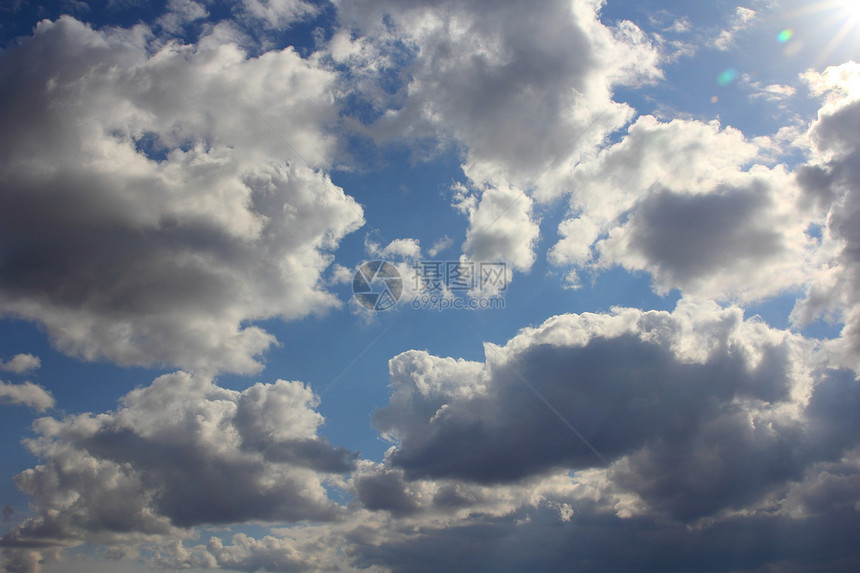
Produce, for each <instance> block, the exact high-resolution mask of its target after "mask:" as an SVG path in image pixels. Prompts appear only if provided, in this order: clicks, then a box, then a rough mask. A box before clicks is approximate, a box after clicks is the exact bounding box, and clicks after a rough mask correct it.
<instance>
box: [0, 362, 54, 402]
mask: <svg viewBox="0 0 860 573" xmlns="http://www.w3.org/2000/svg"><path fill="white" fill-rule="evenodd" d="M19 356H21V355H19ZM0 404H23V405H25V406H28V407H30V408H33V409H34V410H38V411H39V412H44V411H45V410H47V409H48V408H53V407H54V397H53V396H51V393H50V392H48V391H47V390H45V389H44V388H42V387H41V386H39V385H38V384H33V383H32V382H24V383H23V384H11V383H8V382H3V381H2V380H0Z"/></svg>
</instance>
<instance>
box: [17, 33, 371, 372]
mask: <svg viewBox="0 0 860 573" xmlns="http://www.w3.org/2000/svg"><path fill="white" fill-rule="evenodd" d="M149 37H150V33H149V31H148V29H147V28H145V27H143V26H138V27H136V28H133V29H107V30H102V31H95V30H92V29H91V28H89V27H88V26H86V25H84V24H82V23H80V22H78V21H76V20H74V19H72V18H69V17H63V18H61V19H60V20H58V21H56V22H48V21H44V22H41V23H40V24H39V25H38V27H37V29H36V33H35V36H34V37H33V38H30V39H28V40H26V41H25V42H24V43H23V45H22V46H21V47H19V48H16V49H13V50H8V51H6V52H4V54H3V57H2V61H0V78H2V82H0V85H2V88H0V109H2V112H0V114H2V123H3V125H4V126H5V127H4V130H5V133H6V134H7V136H6V137H4V138H2V141H0V164H2V166H3V170H2V173H3V175H2V184H3V188H4V192H3V194H2V197H0V244H2V245H3V249H2V255H0V277H2V278H0V294H2V296H0V301H2V302H0V313H2V314H4V315H7V316H9V315H11V316H18V317H21V318H25V319H29V320H35V321H38V322H41V323H42V324H44V325H45V327H46V328H47V331H48V333H49V335H50V336H51V338H52V339H53V341H54V343H55V344H56V345H57V347H58V348H60V349H61V350H62V351H64V352H67V353H69V354H73V355H77V356H81V357H83V358H86V359H96V358H102V357H103V358H107V359H109V360H112V361H114V362H117V363H119V364H151V363H168V364H175V365H179V366H182V367H185V368H192V369H209V370H219V369H224V370H231V371H238V372H251V371H255V370H257V369H258V368H259V367H260V364H259V363H258V362H257V361H256V360H255V356H257V355H259V354H260V353H261V352H263V351H264V350H265V349H266V348H268V347H269V346H270V345H271V344H272V343H274V342H275V339H274V337H273V336H272V335H270V334H268V333H267V332H265V331H264V330H262V329H261V328H258V327H255V326H253V325H252V324H250V323H252V322H253V321H254V320H258V319H264V318H268V317H272V316H279V317H282V318H285V319H290V318H296V317H301V316H304V315H306V314H308V313H312V312H319V311H323V310H325V309H327V308H330V307H332V306H333V305H336V304H338V303H337V300H336V298H335V297H333V296H332V295H330V294H329V293H327V292H325V291H324V290H323V289H322V288H321V286H320V273H321V272H322V271H323V270H324V269H325V267H326V266H328V264H329V262H330V260H331V256H330V255H328V254H326V251H328V250H330V249H332V248H334V247H335V246H336V245H337V244H338V241H339V240H340V239H341V238H342V237H343V236H344V234H346V233H348V232H350V231H352V230H354V229H356V228H357V227H358V226H359V225H361V224H362V222H363V218H362V210H361V208H360V207H359V206H358V205H357V204H356V203H355V202H354V201H353V200H352V199H351V198H350V197H347V196H345V195H344V193H343V191H342V190H341V189H340V188H338V187H336V186H335V185H333V184H332V182H331V181H330V179H329V178H328V177H327V176H326V175H324V174H323V173H322V172H320V171H319V170H317V168H319V167H322V166H325V165H326V164H327V162H328V161H329V156H330V152H331V150H332V147H333V141H332V138H331V137H330V136H328V135H326V134H325V132H324V131H322V125H323V124H324V123H325V122H326V121H328V120H330V119H332V118H333V117H335V116H336V109H335V106H334V105H333V101H332V95H331V89H332V83H333V81H334V79H333V74H332V73H331V72H328V71H324V70H322V69H321V68H319V67H318V66H317V65H316V64H315V62H314V61H311V60H303V59H302V58H300V57H299V56H298V55H297V54H296V53H295V52H294V51H293V50H292V49H290V48H287V49H285V50H282V51H270V52H266V53H265V54H263V55H261V56H259V57H255V58H250V57H248V56H247V55H246V54H245V53H243V52H242V51H241V50H240V49H239V48H238V47H237V46H236V45H234V44H230V43H221V42H220V40H213V39H212V37H205V38H202V39H201V40H200V42H199V44H198V45H196V46H195V45H181V44H178V43H175V42H171V43H168V44H166V45H164V46H159V45H158V43H150V41H149ZM285 142H286V143H285ZM299 156H300V157H301V159H299ZM304 161H308V162H310V165H312V166H314V168H311V167H309V166H306V165H305V164H304Z"/></svg>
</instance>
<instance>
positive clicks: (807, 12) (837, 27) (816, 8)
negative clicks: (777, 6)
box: [779, 0, 860, 64]
mask: <svg viewBox="0 0 860 573" xmlns="http://www.w3.org/2000/svg"><path fill="white" fill-rule="evenodd" d="M787 15H788V16H791V17H800V18H806V17H807V16H809V17H811V18H814V19H815V20H817V22H816V24H814V25H813V33H814V34H816V35H819V34H820V35H822V36H823V37H828V38H829V40H828V41H827V44H826V45H825V46H824V48H823V49H822V50H821V52H820V53H819V54H818V57H817V60H816V63H817V64H823V63H825V60H827V58H828V57H829V56H830V55H831V54H832V53H833V52H835V51H836V50H837V49H840V47H841V48H842V49H843V50H844V49H847V50H849V51H850V52H851V53H850V55H851V56H852V57H858V56H857V55H856V54H855V52H856V51H857V49H858V46H860V1H858V0H814V1H811V2H808V3H805V4H803V5H802V6H799V7H797V8H795V9H793V10H791V11H790V12H789V13H788V14H787ZM793 34H794V30H792V29H790V28H788V29H786V30H783V32H781V33H780V35H779V41H780V42H787V41H788V40H789V39H790V38H791V37H792V35H793ZM845 44H847V46H848V47H847V48H845V47H844V45H845Z"/></svg>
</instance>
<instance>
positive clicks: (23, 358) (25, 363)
mask: <svg viewBox="0 0 860 573" xmlns="http://www.w3.org/2000/svg"><path fill="white" fill-rule="evenodd" d="M41 365H42V361H41V360H39V357H38V356H34V355H32V354H16V355H15V356H13V357H12V358H10V359H9V360H8V361H7V362H5V363H4V362H3V361H2V360H0V370H6V371H8V372H14V373H16V374H23V373H25V372H30V371H32V370H37V369H38V368H39V367H40V366H41Z"/></svg>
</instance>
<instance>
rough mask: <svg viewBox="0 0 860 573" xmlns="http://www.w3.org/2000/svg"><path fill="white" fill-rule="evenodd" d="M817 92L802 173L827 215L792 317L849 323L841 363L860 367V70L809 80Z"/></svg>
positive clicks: (853, 67)
mask: <svg viewBox="0 0 860 573" xmlns="http://www.w3.org/2000/svg"><path fill="white" fill-rule="evenodd" d="M805 78H806V80H807V82H808V83H809V85H810V87H811V89H812V91H813V92H814V93H816V94H818V95H820V96H823V97H824V98H825V103H824V105H823V107H822V108H821V110H820V111H819V113H818V119H817V120H816V121H815V122H814V123H813V124H812V126H811V127H810V129H809V132H808V134H807V137H808V139H809V141H810V142H811V144H812V146H813V150H814V157H813V159H812V161H811V162H810V163H809V164H808V165H806V166H804V167H803V168H801V169H799V170H798V181H799V183H800V186H801V187H802V189H803V192H804V199H805V200H806V202H807V205H808V206H809V208H811V209H823V210H824V211H825V212H826V213H827V218H826V224H825V225H824V226H823V229H822V233H821V234H822V238H821V240H822V248H821V252H820V254H819V269H818V272H817V273H816V274H815V275H814V276H813V277H812V279H811V280H810V281H809V282H808V284H807V285H806V290H807V292H806V296H805V297H804V298H803V299H802V300H801V301H799V302H798V304H797V306H796V307H795V309H794V311H793V312H792V319H793V321H794V322H795V324H797V325H801V326H802V325H805V324H808V323H810V322H811V321H813V320H815V319H817V318H820V317H825V318H830V319H833V320H836V321H840V322H843V323H844V325H845V326H844V328H843V331H842V338H841V339H840V340H838V341H836V342H834V344H833V346H834V350H835V352H836V353H837V354H838V355H839V357H838V358H837V360H838V361H839V362H841V363H843V364H845V365H848V366H850V367H853V368H858V367H860V361H858V360H857V356H858V351H860V255H858V253H860V231H858V225H857V220H858V217H860V184H858V182H860V146H858V138H857V133H858V130H860V65H858V64H857V63H855V62H849V63H846V64H843V65H841V66H836V67H831V68H827V70H825V71H824V72H823V73H815V72H809V73H807V74H806V75H805Z"/></svg>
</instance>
